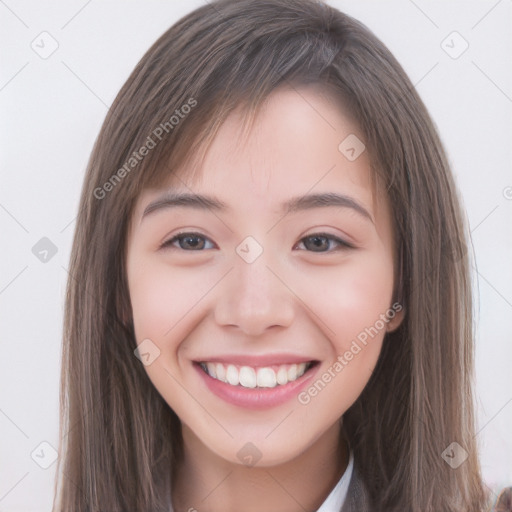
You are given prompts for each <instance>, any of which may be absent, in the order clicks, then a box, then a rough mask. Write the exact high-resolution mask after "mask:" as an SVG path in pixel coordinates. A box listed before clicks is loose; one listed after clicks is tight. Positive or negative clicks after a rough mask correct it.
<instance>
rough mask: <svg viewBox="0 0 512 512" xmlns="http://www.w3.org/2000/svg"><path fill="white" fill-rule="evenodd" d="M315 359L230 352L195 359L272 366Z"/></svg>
mask: <svg viewBox="0 0 512 512" xmlns="http://www.w3.org/2000/svg"><path fill="white" fill-rule="evenodd" d="M312 361H315V359H313V358H311V357H307V356H302V355H298V354H264V355H243V354H231V355H225V356H210V357H204V358H201V359H196V362H198V363H203V362H204V363H224V364H235V365H239V366H273V365H281V364H300V363H309V362H312Z"/></svg>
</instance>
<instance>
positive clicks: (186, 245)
mask: <svg viewBox="0 0 512 512" xmlns="http://www.w3.org/2000/svg"><path fill="white" fill-rule="evenodd" d="M205 240H206V241H208V242H210V244H211V245H212V246H213V243H212V242H211V240H209V239H208V238H206V237H205V236H203V235H201V234H200V233H178V234H177V235H175V236H173V237H172V238H171V239H169V240H167V241H166V242H164V243H163V244H162V245H161V248H162V249H166V248H167V249H173V248H174V249H182V250H184V251H202V250H203V249H205V248H206V249H211V248H212V247H205V245H206V244H205ZM176 243H177V244H178V246H176Z"/></svg>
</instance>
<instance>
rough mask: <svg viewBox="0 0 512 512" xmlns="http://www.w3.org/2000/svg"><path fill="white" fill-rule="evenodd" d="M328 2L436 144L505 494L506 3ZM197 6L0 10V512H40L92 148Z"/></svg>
mask: <svg viewBox="0 0 512 512" xmlns="http://www.w3.org/2000/svg"><path fill="white" fill-rule="evenodd" d="M330 3H331V4H333V5H335V6H337V7H338V8H340V9H341V10H343V11H345V12H347V13H348V14H351V15H353V16H355V17H356V18H358V19H360V20H361V21H362V22H363V23H365V24H366V25H367V26H369V28H371V29H372V30H373V31H374V32H375V33H376V34H377V36H379V37H380V38H381V39H382V40H383V41H384V43H385V44H386V45H387V46H388V47H389V48H390V50H391V51H392V52H393V53H394V54H395V55H396V57H397V58H398V60H399V61H400V62H401V63H402V65H403V66H404V68H405V70H406V71H407V73H408V74H409V76H410V77H411V80H412V81H413V83H414V84H415V85H416V86H417V89H418V91H419V93H420V95H421V96H422V98H423V99H424V101H425V102H426V104H427V107H428V108H429V110H430V112H431V114H432V116H433V118H434V120H435V122H436V125H437V127H438V129H439V131H440V133H441V137H442V139H443V141H444V143H445V145H446V148H447V151H448V154H449V157H450V161H451V163H452V165H453V170H454V173H455V175H456V179H457V182H458V184H459V187H460V190H461V193H462V196H463V198H464V203H465V207H466V209H467V216H468V221H469V225H470V226H471V231H472V239H473V244H474V253H475V258H476V266H475V268H474V280H475V285H476V286H475V297H476V304H477V306H476V307H477V321H478V325H477V334H478V336H477V349H476V384H477V401H478V434H477V440H478V442H479V445H480V450H481V461H482V466H483V473H484V477H485V480H486V482H487V483H488V485H489V486H491V487H492V488H495V487H498V486H504V485H511V484H512V467H511V466H512V464H511V461H512V438H511V435H510V432H511V431H512V430H511V427H512V385H511V384H512V377H511V375H512V371H511V368H512V342H511V341H512V340H511V336H510V332H511V327H512V320H511V319H512V265H511V263H512V227H511V226H512V172H511V146H512V144H511V142H512V123H511V111H512V81H511V79H512V76H511V75H512V67H511V65H510V63H511V61H510V57H511V55H512V52H511V49H512V48H511V46H512V44H511V12H512V5H511V0H499V1H497V0H490V1H487V0H485V1H483V0H482V1H463V2H462V1H461V2H455V1H449V2H447V1H436V2H434V1H425V0H415V1H414V2H413V1H408V0H399V1H398V0H395V1H387V2H379V1H359V2H355V1H351V2H349V1H331V2H330ZM203 4H204V1H203V0H194V1H190V0H187V1H186V2H185V1H168V2H157V1H154V0H151V1H147V0H146V1H144V2H142V1H121V0H118V1H112V0H110V1H109V0H103V1H102V2H99V1H98V0H92V1H88V2H84V1H75V0H73V1H67V2H63V1H62V2H49V1H47V2H36V1H35V0H30V1H24V2H22V1H20V0H4V1H3V0H2V1H0V27H1V28H0V44H1V47H2V57H1V62H0V109H1V110H0V116H1V117H0V119H1V135H0V137H1V146H0V148H1V153H0V155H1V157H0V165H1V173H2V174H1V179H0V227H1V239H0V240H1V247H2V251H1V253H0V255H1V256H0V257H1V264H0V269H1V272H0V307H1V316H0V321H1V325H0V333H1V337H0V342H1V352H0V354H1V357H0V512H6V511H8V512H15V511H24V512H30V511H47V510H50V508H51V501H52V495H53V479H54V472H55V464H52V465H51V466H50V467H49V468H48V469H42V468H41V467H40V466H39V465H37V464H36V462H34V460H33V459H32V458H31V453H32V452H33V451H34V450H36V452H35V454H36V455H37V454H38V453H39V454H40V457H39V460H40V461H42V462H44V461H45V460H46V461H50V460H51V459H48V457H50V456H51V449H50V448H49V447H48V446H46V445H43V447H39V444H40V443H41V442H43V441H46V442H47V443H50V444H51V445H53V446H54V447H57V443H58V382H59V371H60V370H59V367H60V343H61V330H62V312H63V301H64V289H65V282H66V278H67V273H66V270H65V269H66V268H67V267H68V259H69V254H70V248H71V240H72V235H73V230H74V227H75V223H74V218H75V216H76V212H77V207H78V200H79V193H80V189H81V185H82V179H83V175H84V171H85V167H86V163H87V159H88V157H89V154H90V151H91V149H92V145H93V142H94V140H95V137H96V136H97V134H98V131H99V129H100V126H101V123H102V121H103V119H104V116H105V114H106V112H107V108H108V106H109V105H110V104H111V103H112V101H113V99H114V97H115V95H116V94H117V92H118V90H119V89H120V87H121V86H122V84H123V83H124V81H125V80H126V79H127V77H128V75H129V73H130V72H131V70H132V69H133V67H134V66H135V64H136V63H137V62H138V60H139V59H140V58H141V57H142V55H143V54H144V53H145V51H146V50H147V49H148V48H149V46H150V45H151V44H152V43H153V42H154V41H155V40H156V39H157V37H158V36H160V35H161V34H162V33H163V32H164V31H165V30H166V29H167V28H169V26H170V25H172V24H173V23H174V22H175V21H176V20H177V19H178V18H179V17H181V16H182V15H183V14H185V13H188V12H189V11H191V10H192V9H193V8H194V7H196V6H200V5H203ZM43 31H47V32H48V33H49V34H51V36H52V37H53V38H54V39H55V40H56V41H57V42H58V48H57V50H56V51H55V52H54V53H53V54H52V55H51V56H49V57H48V58H47V59H42V58H41V57H40V56H39V55H38V54H37V53H36V52H35V51H34V50H33V49H32V48H31V43H32V41H34V40H35V43H34V44H39V45H40V46H41V44H42V43H40V42H39V43H38V41H40V38H41V37H48V36H39V35H40V34H41V32H43ZM453 31H457V32H458V33H459V34H460V36H462V38H464V40H466V41H467V43H469V48H468V49H467V51H465V52H464V53H463V54H462V55H461V56H460V57H458V58H456V59H454V58H452V57H451V56H450V55H448V54H447V53H446V52H445V51H444V49H443V47H442V46H441V43H442V41H443V40H445V39H446V37H447V36H449V35H450V34H451V33H452V32H453ZM454 37H455V39H454ZM49 44H50V41H49V40H48V39H47V40H46V45H45V47H46V48H47V49H48V48H49ZM444 44H445V45H446V44H448V45H449V46H453V47H454V48H453V49H452V50H451V51H452V53H453V52H456V51H457V50H458V49H461V48H462V46H460V45H461V44H463V41H462V39H460V38H459V37H458V36H453V35H452V36H450V38H449V39H448V40H447V41H446V42H445V43H444ZM42 237H48V238H49V239H50V240H51V241H52V242H53V243H54V244H55V246H56V247H57V250H58V252H57V254H56V255H55V256H54V257H53V258H51V259H50V260H49V261H47V262H46V263H43V262H41V261H40V260H39V259H38V258H37V257H36V256H35V255H34V254H33V253H32V250H31V249H32V247H33V246H34V245H35V244H36V242H38V241H39V240H40V239H41V238H42ZM41 450H42V451H41ZM43 453H44V456H43V455H42V454H43ZM49 454H50V455H49ZM34 458H35V459H37V457H36V456H34Z"/></svg>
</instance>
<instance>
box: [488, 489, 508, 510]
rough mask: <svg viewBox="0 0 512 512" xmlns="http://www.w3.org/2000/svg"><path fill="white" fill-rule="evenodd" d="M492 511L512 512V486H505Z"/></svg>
mask: <svg viewBox="0 0 512 512" xmlns="http://www.w3.org/2000/svg"><path fill="white" fill-rule="evenodd" d="M490 512H512V487H505V489H503V490H502V491H501V492H500V494H499V495H498V497H497V498H496V503H495V504H494V505H493V507H492V508H491V511H490Z"/></svg>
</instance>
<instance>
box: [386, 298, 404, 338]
mask: <svg viewBox="0 0 512 512" xmlns="http://www.w3.org/2000/svg"><path fill="white" fill-rule="evenodd" d="M395 304H396V303H395ZM404 318H405V309H404V308H403V306H401V309H400V311H397V312H396V313H395V316H394V317H393V318H390V319H389V320H388V323H387V324H386V332H393V331H396V330H397V329H398V328H399V327H400V325H402V322H403V320H404Z"/></svg>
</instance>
